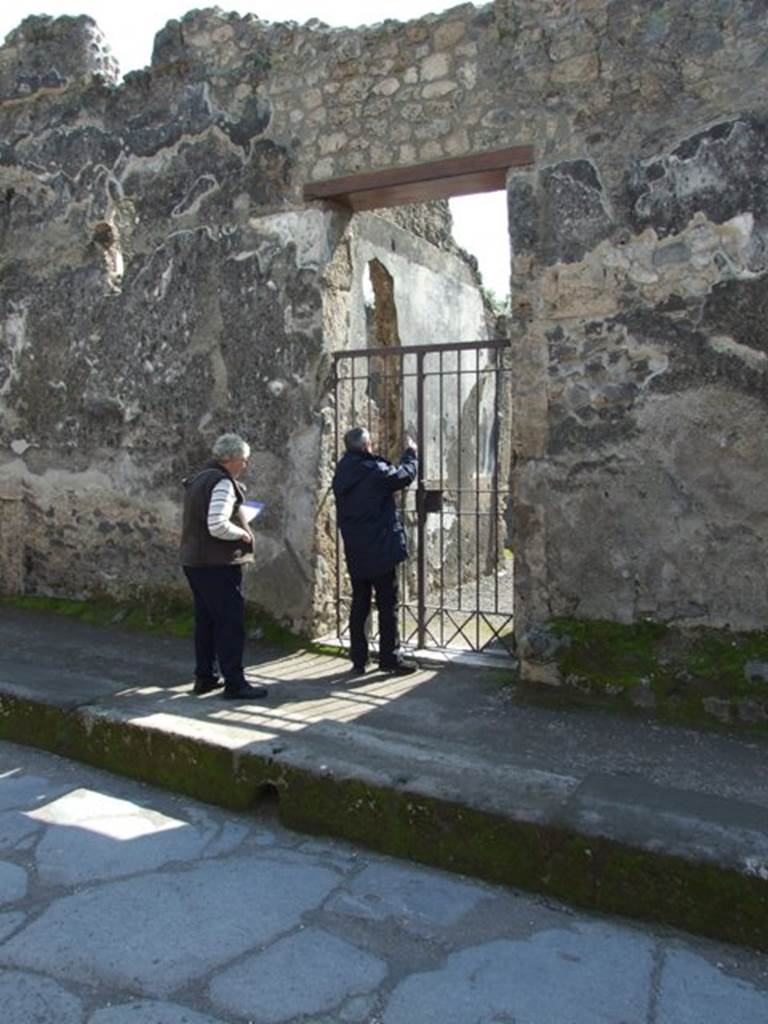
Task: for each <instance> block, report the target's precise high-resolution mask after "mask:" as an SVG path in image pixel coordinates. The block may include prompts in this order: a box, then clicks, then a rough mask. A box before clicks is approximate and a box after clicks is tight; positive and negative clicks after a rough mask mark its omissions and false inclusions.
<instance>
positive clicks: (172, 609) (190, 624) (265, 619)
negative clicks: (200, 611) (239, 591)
mask: <svg viewBox="0 0 768 1024" xmlns="http://www.w3.org/2000/svg"><path fill="white" fill-rule="evenodd" d="M2 603H3V604H5V605H8V606H9V607H13V608H27V609H29V610H31V611H41V612H52V613H54V614H56V615H65V616H68V617H69V618H72V619H77V620H78V621H79V622H87V623H88V624H89V625H94V626H121V627H124V628H126V629H136V630H140V631H142V632H145V633H161V634H165V635H171V636H178V637H188V636H192V632H193V629H194V614H193V610H192V600H191V598H190V599H187V598H186V595H184V594H183V593H181V592H180V591H178V590H175V589H170V588H169V589H168V590H163V589H146V590H141V591H136V592H135V593H134V594H133V595H131V597H130V598H129V599H128V600H125V601H117V600H116V599H115V598H113V597H110V596H108V595H101V594H99V595H94V596H92V597H90V598H88V599H86V600H73V599H70V598H65V597H41V596H35V595H23V596H16V597H5V598H2ZM246 630H247V631H248V632H249V633H251V632H254V631H258V633H259V634H260V636H261V638H262V639H263V640H264V641H265V642H266V643H267V644H270V645H273V646H278V647H284V648H290V649H298V648H299V647H302V646H305V644H304V642H303V640H302V638H301V637H298V636H296V635H295V634H294V633H291V632H290V631H289V630H287V629H285V628H284V627H283V626H281V625H279V624H278V623H276V622H275V621H274V620H273V619H272V618H270V616H269V615H267V614H266V613H265V612H264V611H262V610H261V609H259V608H256V607H255V606H253V605H246Z"/></svg>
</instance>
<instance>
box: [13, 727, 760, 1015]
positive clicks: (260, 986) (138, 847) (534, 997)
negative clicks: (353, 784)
mask: <svg viewBox="0 0 768 1024" xmlns="http://www.w3.org/2000/svg"><path fill="white" fill-rule="evenodd" d="M0 1020H2V1021H3V1024H240V1022H253V1024H298V1022H299V1021H301V1022H311V1024H764V1022H767V1024H768V957H765V956H762V955H760V954H758V953H755V952H752V951H747V950H741V949H738V948H735V947H727V946H722V945H718V944H716V943H712V942H707V941H705V940H701V939H695V938H692V937H690V936H686V935H681V934H679V933H674V932H671V931H668V930H662V929H658V928H651V927H641V926H633V925H630V924H628V923H625V922H621V921H617V920H613V919H606V918H599V917H596V916H591V915H588V914H585V913H581V912H574V911H573V910H571V909H568V908H566V907H563V906H561V905H558V904H554V903H552V902H551V901H546V900H543V899H541V898H536V897H530V896H527V895H524V894H520V893H514V892H510V891H507V890H503V889H500V888H498V887H494V886H491V885H484V884H482V883H479V882H475V881H469V880H467V879H463V878H459V877H455V876H451V875H447V874H444V873H441V872H438V871H434V870H430V869H425V868H420V867H417V866H413V865H410V864H406V863H403V862H399V861H395V860H392V859H389V858H386V857H381V856H378V855H375V854H371V853H368V852H367V851H363V850H360V849H356V848H353V847H351V846H349V845H345V844H342V843H336V842H331V841H327V840H322V841H318V840H315V839H313V838H311V837H307V836H303V835H299V834H296V833H292V832H289V831H287V830H285V829H283V828H282V827H280V826H279V825H278V824H277V823H275V822H273V821H271V820H269V819H265V818H255V817H251V816H247V815H237V814H233V813H230V812H227V811H223V810H220V809H218V808H213V807H208V806H205V805H202V804H199V803H195V802H194V801H192V800H188V799H185V798H180V797H176V796H174V795H172V794H169V793H165V792H162V791H159V790H155V789H152V788H151V787H147V786H142V785H140V784H138V783H135V782H132V781H129V780H125V779H119V778H116V777H114V776H111V775H108V774H106V773H103V772H100V771H96V770H94V769H90V768H88V767H85V766H83V765H79V764H76V763H74V762H70V761H66V760H63V759H61V758H58V757H55V756H54V755H51V754H46V753H42V752H38V751H33V750H30V749H27V748H23V747H19V746H16V745H14V744H10V743H2V742H0Z"/></svg>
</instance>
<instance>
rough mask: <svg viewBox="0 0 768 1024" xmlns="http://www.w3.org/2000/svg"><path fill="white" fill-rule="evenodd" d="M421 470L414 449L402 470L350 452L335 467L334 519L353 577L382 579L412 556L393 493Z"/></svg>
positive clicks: (378, 458)
mask: <svg viewBox="0 0 768 1024" xmlns="http://www.w3.org/2000/svg"><path fill="white" fill-rule="evenodd" d="M417 467H418V463H417V461H416V452H415V451H414V450H413V449H412V448H406V450H405V451H404V452H403V454H402V456H401V457H400V465H399V466H393V465H392V463H391V462H387V460H386V459H383V458H382V457H381V456H380V455H369V454H368V453H367V452H347V453H346V455H344V457H343V458H342V459H341V461H340V462H339V464H338V466H337V467H336V473H335V474H334V477H333V493H334V495H335V496H336V511H337V514H336V519H337V522H338V525H339V529H340V530H341V536H342V538H343V540H344V553H345V555H346V558H347V568H348V569H349V575H350V576H351V577H352V578H353V579H374V578H375V577H376V576H383V575H384V573H387V572H390V571H391V570H392V569H394V567H395V566H396V565H397V564H398V562H402V561H404V559H406V558H407V557H408V546H407V544H406V540H405V531H404V530H403V526H402V523H401V522H400V519H399V517H398V515H397V510H396V509H395V499H394V497H393V495H394V493H395V491H401V490H402V489H403V488H404V487H407V486H408V485H409V484H410V483H412V482H413V481H414V480H415V479H416V471H417Z"/></svg>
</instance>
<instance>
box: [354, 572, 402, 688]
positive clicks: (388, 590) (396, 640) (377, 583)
mask: <svg viewBox="0 0 768 1024" xmlns="http://www.w3.org/2000/svg"><path fill="white" fill-rule="evenodd" d="M372 591H374V592H375V594H376V608H377V609H378V612H379V665H381V666H382V667H383V668H387V667H391V666H392V665H394V664H396V663H397V660H398V655H399V648H400V637H399V636H398V632H397V576H396V574H395V570H394V569H392V570H391V571H390V572H387V573H384V575H383V576H375V577H374V578H373V579H368V580H361V579H353V580H352V607H351V608H350V612H349V638H350V647H351V650H350V654H351V656H352V663H353V664H354V665H356V666H358V667H361V666H363V665H365V663H366V661H367V660H368V637H367V636H366V634H365V623H366V620H367V618H368V615H369V613H370V610H371V592H372Z"/></svg>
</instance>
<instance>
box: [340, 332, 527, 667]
mask: <svg viewBox="0 0 768 1024" xmlns="http://www.w3.org/2000/svg"><path fill="white" fill-rule="evenodd" d="M508 345H509V343H508V342H507V341H492V340H491V341H478V342H464V343H459V344H445V345H428V346H427V345H424V346H418V345H413V346H392V347H389V348H377V349H368V348H366V349H357V350H353V351H347V352H338V353H335V354H334V368H335V375H334V394H335V424H336V426H335V441H336V453H337V457H340V456H341V454H342V448H343V436H344V433H345V431H346V430H347V429H348V428H349V427H352V426H363V427H366V428H367V429H368V430H369V431H370V433H371V435H372V438H373V445H374V450H375V451H376V452H377V453H379V454H381V455H384V456H385V457H386V458H388V459H390V460H391V461H392V462H397V461H398V459H399V456H400V454H401V452H402V447H403V443H402V442H403V436H404V435H406V434H410V435H411V436H412V437H413V438H414V439H415V440H416V441H417V443H418V446H419V472H418V478H417V482H416V484H415V485H414V486H411V487H410V488H408V490H406V491H403V492H400V494H399V496H398V500H399V501H400V516H401V519H402V521H403V524H404V526H405V529H406V534H407V537H408V547H409V551H410V558H409V559H408V561H407V562H404V563H402V565H401V566H400V568H399V573H400V579H399V590H400V623H399V625H400V638H401V642H402V644H403V646H404V647H406V648H410V649H412V650H429V651H474V652H478V651H482V652H489V653H490V652H493V653H511V652H512V648H513V644H514V639H513V632H512V598H513V595H512V572H513V567H512V552H511V550H510V545H509V541H508V536H509V531H510V525H511V519H510V517H511V510H510V508H509V488H508V486H507V485H508V467H509V452H510V444H509V424H510V421H511V417H510V407H509V406H510V398H509V370H508V361H509V360H508V352H509V349H508ZM336 561H337V572H336V579H337V584H336V586H337V590H336V631H337V636H338V638H339V639H340V641H341V642H342V643H346V642H347V641H348V622H347V620H348V615H349V603H350V590H349V581H348V577H347V574H346V569H345V565H344V557H343V550H342V546H341V543H340V538H339V535H338V532H336ZM373 614H374V613H372V616H373ZM369 626H371V630H370V632H371V640H372V641H373V642H374V643H375V637H376V629H375V627H374V626H372V624H370V623H369Z"/></svg>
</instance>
